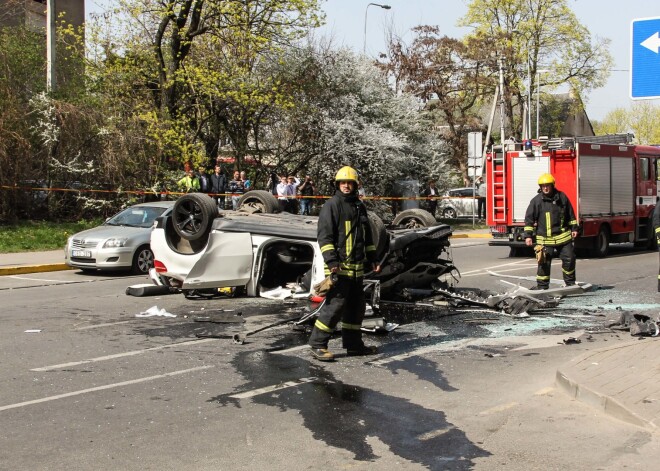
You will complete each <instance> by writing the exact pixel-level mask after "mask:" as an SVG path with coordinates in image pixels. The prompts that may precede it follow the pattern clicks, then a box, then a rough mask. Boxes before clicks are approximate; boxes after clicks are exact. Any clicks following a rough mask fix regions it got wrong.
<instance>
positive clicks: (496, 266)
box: [464, 259, 530, 274]
mask: <svg viewBox="0 0 660 471" xmlns="http://www.w3.org/2000/svg"><path fill="white" fill-rule="evenodd" d="M525 263H530V260H527V259H522V260H518V261H517V262H510V263H501V264H499V265H493V266H492V267H484V268H478V269H476V270H471V271H466V272H464V273H465V274H468V273H480V272H482V271H484V270H490V271H495V270H496V269H497V268H500V267H509V266H511V265H522V264H525Z"/></svg>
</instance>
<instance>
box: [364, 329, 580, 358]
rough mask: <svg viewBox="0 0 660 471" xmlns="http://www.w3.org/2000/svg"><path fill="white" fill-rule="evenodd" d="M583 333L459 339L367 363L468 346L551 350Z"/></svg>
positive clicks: (517, 349) (514, 349) (516, 349)
mask: <svg viewBox="0 0 660 471" xmlns="http://www.w3.org/2000/svg"><path fill="white" fill-rule="evenodd" d="M584 333H585V331H584V330H576V331H574V332H565V333H562V334H557V335H542V336H541V335H521V336H517V337H514V336H507V337H479V338H470V339H461V340H451V341H448V342H440V343H437V344H435V345H428V346H426V347H420V348H417V349H415V350H411V351H409V352H406V353H401V354H399V355H394V356H391V357H386V358H381V359H380V360H374V361H370V362H367V364H368V365H373V366H383V365H387V364H388V363H392V362H395V361H399V360H405V359H407V358H409V357H412V356H420V355H424V354H425V353H435V352H452V351H456V350H460V349H462V348H465V347H468V346H500V345H507V346H508V345H520V344H522V346H520V347H517V348H512V349H511V350H510V351H512V352H515V351H521V350H534V349H539V348H551V347H556V346H557V344H563V342H562V340H563V339H565V338H567V337H575V338H578V337H580V336H581V335H583V334H584Z"/></svg>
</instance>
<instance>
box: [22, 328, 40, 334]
mask: <svg viewBox="0 0 660 471" xmlns="http://www.w3.org/2000/svg"><path fill="white" fill-rule="evenodd" d="M39 332H41V329H28V330H26V331H25V332H24V333H26V334H38V333H39Z"/></svg>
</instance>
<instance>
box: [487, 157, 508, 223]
mask: <svg viewBox="0 0 660 471" xmlns="http://www.w3.org/2000/svg"><path fill="white" fill-rule="evenodd" d="M492 155H493V165H491V175H490V181H491V182H492V189H491V193H492V195H493V204H492V205H491V217H492V220H493V222H494V223H495V224H506V174H505V162H504V155H505V154H504V152H502V150H501V149H500V150H499V152H498V151H496V150H495V149H493V153H492Z"/></svg>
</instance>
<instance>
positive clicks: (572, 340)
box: [563, 337, 582, 345]
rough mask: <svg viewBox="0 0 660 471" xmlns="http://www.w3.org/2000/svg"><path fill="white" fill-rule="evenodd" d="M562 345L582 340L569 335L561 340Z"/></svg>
mask: <svg viewBox="0 0 660 471" xmlns="http://www.w3.org/2000/svg"><path fill="white" fill-rule="evenodd" d="M563 342H564V345H575V344H577V343H582V340H580V339H576V338H575V337H569V338H567V339H564V340H563Z"/></svg>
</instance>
